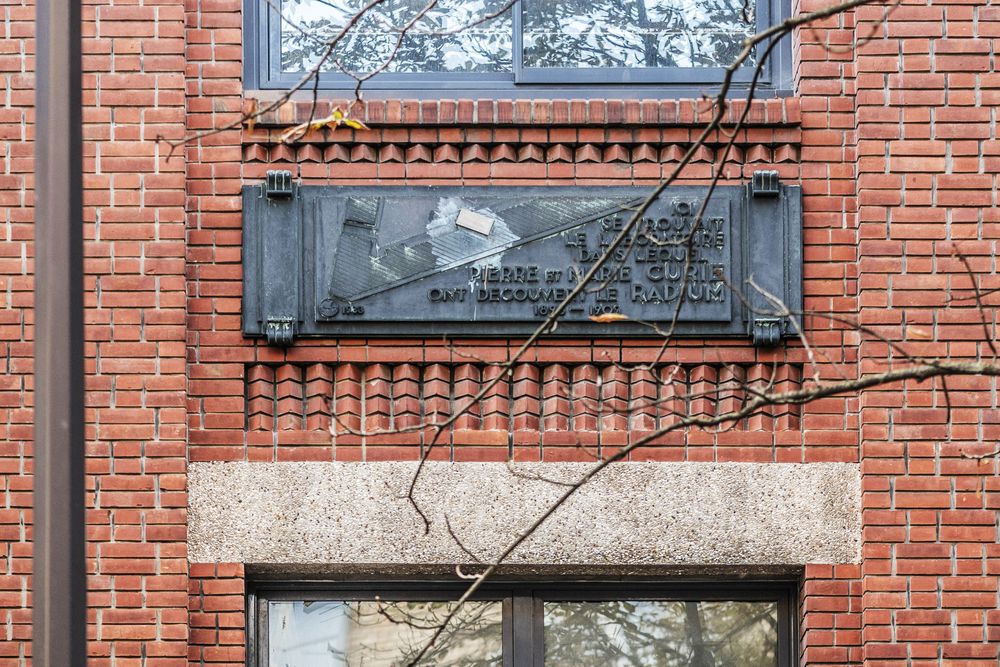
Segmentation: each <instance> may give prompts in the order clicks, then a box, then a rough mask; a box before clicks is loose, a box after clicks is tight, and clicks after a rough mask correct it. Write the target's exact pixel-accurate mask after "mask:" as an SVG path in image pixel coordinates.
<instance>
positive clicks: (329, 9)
mask: <svg viewBox="0 0 1000 667" xmlns="http://www.w3.org/2000/svg"><path fill="white" fill-rule="evenodd" d="M366 4H367V3H366V2H365V1H364V0H281V15H282V19H283V21H282V25H281V69H282V71H284V72H297V71H307V70H309V69H310V68H312V67H314V66H315V64H316V63H317V62H318V61H319V59H320V57H321V56H322V54H323V53H324V51H325V50H326V45H327V43H328V41H329V40H330V39H332V38H334V37H335V36H336V35H338V34H339V33H340V31H341V30H342V29H343V27H344V26H345V25H346V24H347V23H348V21H350V19H351V18H352V17H353V16H355V15H357V13H358V12H359V11H361V9H362V8H363V7H364V6H365V5H366ZM427 4H428V3H427V0H387V1H386V2H385V3H383V4H381V5H378V7H376V8H375V9H373V10H372V11H369V12H367V13H366V14H365V15H364V17H362V19H361V20H359V21H358V22H357V24H356V25H354V26H353V27H352V28H351V29H350V30H349V31H348V32H347V34H346V35H345V36H344V38H343V39H342V40H341V42H340V43H339V44H338V46H337V48H336V49H335V50H334V51H333V53H332V57H331V58H330V59H329V60H328V61H327V62H326V63H324V65H323V70H324V71H337V70H339V68H338V67H337V64H336V62H338V61H339V63H340V65H341V66H342V67H343V68H344V69H346V70H348V71H350V72H354V73H357V74H362V75H363V74H366V73H368V72H371V71H373V70H376V69H378V68H380V67H381V66H382V65H383V63H385V62H386V61H387V60H390V59H391V62H390V63H389V65H388V66H387V67H386V68H385V70H384V71H386V72H509V71H511V35H512V30H513V27H512V21H511V13H510V11H507V12H505V13H504V14H502V15H500V16H498V17H496V18H494V19H491V20H489V21H486V22H484V23H482V24H478V25H473V26H472V27H469V28H466V27H465V26H470V25H472V24H475V23H477V22H478V21H480V20H481V19H482V18H483V17H484V16H488V15H490V14H493V13H495V12H498V11H499V10H500V9H502V8H503V7H504V6H505V4H506V2H505V0H439V1H438V3H437V5H436V6H435V7H434V8H432V9H431V10H430V11H428V12H426V13H425V14H424V15H423V16H422V17H421V18H420V19H419V20H418V21H417V22H416V24H415V25H414V26H413V28H412V29H411V30H408V31H407V34H406V35H405V36H404V37H403V40H402V42H401V43H400V45H399V50H398V51H396V52H395V54H393V51H394V49H395V48H396V42H397V38H398V34H399V33H398V29H401V28H403V27H404V26H406V25H407V24H408V23H409V22H410V21H412V20H413V19H414V17H416V16H417V15H418V14H420V12H421V11H422V10H424V9H425V8H426V7H427ZM448 32H454V33H455V34H440V33H448Z"/></svg>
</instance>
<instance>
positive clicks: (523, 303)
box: [243, 172, 802, 345]
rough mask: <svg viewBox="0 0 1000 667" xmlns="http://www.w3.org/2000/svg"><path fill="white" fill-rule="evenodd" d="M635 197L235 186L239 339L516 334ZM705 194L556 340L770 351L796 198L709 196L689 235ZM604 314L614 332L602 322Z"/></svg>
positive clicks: (602, 282)
mask: <svg viewBox="0 0 1000 667" xmlns="http://www.w3.org/2000/svg"><path fill="white" fill-rule="evenodd" d="M649 192H650V190H649V189H644V188H634V187H576V186H574V187H556V186H547V187H363V188H358V187H326V186H297V185H294V184H293V183H292V181H291V176H290V174H288V173H287V172H271V173H269V174H268V180H267V182H266V183H265V184H263V185H260V186H247V187H245V188H244V190H243V249H244V293H243V328H244V332H245V333H246V334H248V335H263V336H266V337H267V339H268V341H269V342H271V343H273V344H278V345H288V344H290V343H291V342H292V341H293V340H294V339H295V337H298V336H383V335H385V336H389V335H397V336H398V335H404V336H422V335H434V336H439V335H442V334H455V335H462V336H469V335H472V336H476V335H482V336H497V335H505V336H506V335H510V336H524V335H527V334H530V333H531V332H532V331H534V330H535V329H536V328H537V326H538V325H539V324H540V323H541V322H543V321H545V319H546V318H547V317H548V316H549V315H550V314H551V313H552V312H553V311H554V310H555V309H556V307H557V306H558V305H559V304H560V303H561V302H562V301H563V300H564V299H565V298H566V297H567V296H568V295H569V294H570V292H572V290H573V289H574V288H575V287H576V286H577V285H578V284H579V281H580V279H581V277H582V276H584V275H585V274H586V273H587V271H588V270H590V269H591V268H592V267H593V266H594V263H595V262H596V261H597V259H598V258H599V257H600V256H601V255H602V254H603V253H604V252H605V251H606V250H607V249H608V247H609V245H610V244H611V242H612V240H613V239H614V238H615V237H616V236H617V235H618V234H619V232H621V230H622V229H623V227H624V226H625V225H627V223H628V221H629V220H630V218H631V216H632V211H633V210H634V209H635V207H637V206H639V205H640V204H641V203H642V202H643V201H644V200H645V199H646V197H647V196H648V194H649ZM706 193H707V188H704V187H694V186H675V187H671V188H668V189H667V190H666V191H665V192H664V193H663V194H662V195H661V196H660V197H659V199H657V201H655V202H654V203H653V204H652V205H651V206H650V207H649V209H648V210H647V211H646V213H645V215H644V216H643V219H642V222H641V225H640V226H639V230H638V232H637V233H635V234H632V235H630V236H629V237H628V238H627V239H626V241H625V242H624V243H623V244H622V245H621V246H620V247H618V248H617V249H616V250H615V251H613V253H612V256H611V257H610V259H609V260H608V261H607V262H606V263H605V264H604V265H603V266H602V267H601V268H600V269H599V270H598V272H597V274H596V275H595V277H594V279H593V280H592V281H591V282H590V283H588V284H587V286H586V287H585V289H584V291H583V292H582V293H581V294H580V295H579V296H578V297H577V298H576V299H575V300H574V301H573V302H572V303H571V304H570V305H569V307H568V308H567V310H566V311H565V312H564V314H563V315H562V316H561V317H560V318H559V321H558V323H557V325H556V328H555V331H554V333H556V334H558V335H569V336H620V335H647V336H648V335H656V332H655V330H654V329H652V328H650V327H649V326H646V325H644V324H643V323H648V324H653V325H658V326H660V327H665V326H667V325H669V323H670V321H671V320H672V319H673V318H674V317H675V314H676V316H677V327H676V333H677V334H678V335H700V336H716V335H723V336H732V335H744V336H746V335H748V336H750V337H751V338H752V339H753V340H754V342H755V343H757V344H762V345H773V344H775V343H777V342H778V341H779V340H780V338H781V337H782V336H785V335H789V334H791V333H794V332H793V331H791V325H790V323H789V322H788V321H787V318H784V317H781V316H780V315H781V314H780V312H778V311H779V310H781V309H780V308H778V307H776V306H775V303H774V300H775V299H777V300H779V301H780V302H781V303H783V304H784V305H785V306H787V307H788V308H789V309H791V310H792V311H796V310H799V309H800V308H801V300H802V295H801V280H802V277H801V273H802V268H801V267H802V241H801V204H800V193H799V188H797V187H791V186H785V185H782V184H780V183H778V179H777V176H776V174H775V173H774V172H757V173H756V174H755V175H754V178H753V180H752V182H751V183H748V184H747V185H745V186H724V187H719V188H717V189H716V191H715V193H714V194H713V196H712V197H711V200H710V201H709V204H708V207H707V209H706V213H705V215H704V217H703V219H702V221H701V223H700V224H699V225H698V226H697V229H694V230H693V231H692V227H693V225H694V220H695V214H696V212H697V210H698V208H699V206H701V204H702V202H703V198H704V197H705V195H706ZM685 273H686V274H687V276H686V278H685ZM734 287H735V288H737V289H739V290H740V292H741V294H742V296H740V295H737V294H735V293H734V291H733V288H734ZM678 304H680V309H679V311H678ZM617 314H620V315H623V316H624V318H617V317H607V316H608V315H617ZM602 315H603V316H605V317H601V316H602ZM595 318H597V320H598V321H595ZM600 320H614V321H611V322H601V321H600Z"/></svg>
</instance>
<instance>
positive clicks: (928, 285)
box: [857, 2, 1000, 665]
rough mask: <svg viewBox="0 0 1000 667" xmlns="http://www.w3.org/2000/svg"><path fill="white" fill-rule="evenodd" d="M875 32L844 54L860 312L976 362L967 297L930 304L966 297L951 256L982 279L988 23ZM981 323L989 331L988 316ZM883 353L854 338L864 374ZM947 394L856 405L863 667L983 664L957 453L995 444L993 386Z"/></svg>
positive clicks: (980, 8)
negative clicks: (851, 109)
mask: <svg viewBox="0 0 1000 667" xmlns="http://www.w3.org/2000/svg"><path fill="white" fill-rule="evenodd" d="M859 13H861V14H862V15H863V16H864V18H866V19H869V20H873V19H877V18H878V17H879V14H878V12H877V11H876V10H875V9H873V8H872V9H865V10H862V11H861V12H859ZM880 35H885V37H884V38H880V39H878V40H876V41H873V42H872V43H870V44H868V45H866V46H864V47H863V48H862V49H861V51H860V53H859V55H858V58H857V68H858V75H857V87H858V97H857V102H858V107H857V120H858V125H857V132H858V153H859V155H858V172H859V177H858V204H859V215H860V221H859V222H860V224H859V237H860V245H859V248H860V254H861V261H860V264H859V268H860V275H859V281H860V283H859V293H860V298H861V303H862V305H863V309H862V310H861V313H860V317H861V319H862V321H863V322H864V323H865V324H866V325H869V326H872V327H875V328H876V329H877V330H878V331H879V332H880V333H882V334H883V335H884V336H886V337H887V338H888V339H890V340H907V339H909V340H911V341H914V343H912V344H913V345H915V346H916V347H917V348H918V349H919V350H920V352H921V353H924V354H932V355H942V356H945V355H947V356H951V357H955V358H977V357H980V356H984V357H989V356H990V355H992V352H991V350H990V349H989V348H988V347H986V346H984V345H982V344H981V343H978V342H976V339H980V340H981V339H982V332H983V325H982V324H981V323H980V321H979V313H978V312H977V310H976V309H975V302H974V301H970V300H968V299H966V300H965V301H960V302H955V303H949V302H948V301H947V298H948V296H949V290H954V292H953V294H952V295H953V296H955V297H968V296H969V294H970V291H969V290H970V287H971V284H970V281H969V280H968V278H967V277H966V276H965V275H964V274H965V270H964V267H963V266H962V264H961V262H960V261H959V260H958V258H957V257H956V256H955V255H954V254H953V250H954V249H957V250H959V251H960V252H961V253H963V254H964V255H966V256H967V257H968V260H969V263H970V264H971V266H972V267H973V269H974V270H975V271H976V272H981V273H984V274H986V275H985V277H984V278H983V280H982V285H983V287H984V288H985V289H992V288H995V287H996V285H997V277H996V275H995V263H994V259H993V258H994V255H995V253H996V239H997V238H998V236H997V227H996V222H997V219H998V218H997V209H996V208H994V207H995V205H996V200H995V196H996V195H995V192H996V180H995V179H996V173H997V167H998V166H1000V162H998V161H997V154H998V144H997V142H996V141H995V137H996V117H995V105H996V103H997V100H998V93H1000V91H998V87H1000V76H998V74H997V70H996V62H995V59H996V54H995V48H996V43H997V42H996V40H997V37H1000V11H998V10H997V9H996V8H994V7H989V6H985V5H983V4H982V3H969V2H934V3H933V4H924V3H919V4H915V5H904V6H902V7H900V8H899V9H898V10H897V11H896V12H894V13H893V14H892V15H891V17H890V19H889V21H888V24H887V27H886V29H885V30H883V31H882V32H880ZM987 303H994V301H992V300H988V301H987ZM985 317H986V320H987V326H988V327H989V329H990V331H991V334H992V335H994V336H995V330H994V329H993V326H994V324H995V310H994V309H993V308H988V309H987V310H986V312H985ZM924 338H926V341H922V339H924ZM887 356H889V353H888V350H887V349H886V346H885V345H884V344H880V343H867V342H866V343H864V344H863V345H862V347H861V357H862V364H863V367H864V368H863V370H866V371H869V370H875V369H877V368H884V364H885V360H886V358H887ZM947 385H948V386H947V388H948V389H950V390H952V393H951V395H950V403H951V410H950V412H951V414H950V419H949V415H948V412H949V408H948V401H947V400H946V397H945V395H944V391H943V390H944V389H945V386H944V384H943V383H942V382H940V381H937V382H925V383H906V384H905V385H903V386H900V387H891V388H886V389H885V390H883V391H876V392H870V393H868V394H866V395H865V396H864V397H863V398H862V401H861V410H862V412H861V417H862V419H861V422H862V425H863V426H862V442H861V461H862V470H863V472H864V491H865V495H864V508H865V511H864V535H865V546H864V563H863V564H862V575H863V579H862V600H863V604H862V607H863V613H862V636H863V638H864V645H865V658H866V660H867V664H871V665H903V664H912V665H932V664H933V665H937V664H942V663H944V664H948V665H995V664H997V659H998V650H1000V612H998V605H997V601H998V598H997V575H998V574H1000V561H998V560H997V557H998V556H1000V549H998V547H997V508H998V507H1000V496H998V495H997V493H996V492H997V489H998V488H1000V487H998V485H997V482H998V478H997V461H996V459H995V458H991V459H987V460H983V461H978V460H975V459H970V458H967V456H968V455H975V454H981V453H984V452H987V451H992V450H993V449H994V443H995V442H996V438H997V434H998V433H997V429H996V427H995V425H994V424H995V422H996V415H997V412H996V407H997V403H996V383H995V381H993V380H989V379H977V378H957V379H949V380H948V382H947Z"/></svg>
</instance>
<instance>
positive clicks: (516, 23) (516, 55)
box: [510, 0, 524, 84]
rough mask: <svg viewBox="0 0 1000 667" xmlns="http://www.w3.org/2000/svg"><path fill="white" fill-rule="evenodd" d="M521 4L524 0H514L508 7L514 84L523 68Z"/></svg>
mask: <svg viewBox="0 0 1000 667" xmlns="http://www.w3.org/2000/svg"><path fill="white" fill-rule="evenodd" d="M523 5H524V0H520V2H514V4H513V5H512V6H511V8H510V11H511V16H510V24H511V30H512V31H513V34H512V35H511V37H510V61H511V69H512V70H513V72H514V83H515V84H517V83H520V82H521V71H522V69H523V68H524V33H523V26H524V22H523V16H522V14H523V11H524V10H523V9H522V6H523Z"/></svg>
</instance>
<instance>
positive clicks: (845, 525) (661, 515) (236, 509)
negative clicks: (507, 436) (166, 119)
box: [188, 462, 861, 566]
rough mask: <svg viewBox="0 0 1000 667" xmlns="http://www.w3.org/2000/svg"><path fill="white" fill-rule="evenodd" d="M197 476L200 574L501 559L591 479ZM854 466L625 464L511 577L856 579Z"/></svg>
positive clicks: (193, 533) (330, 472)
mask: <svg viewBox="0 0 1000 667" xmlns="http://www.w3.org/2000/svg"><path fill="white" fill-rule="evenodd" d="M414 466H415V464H414V463H410V462H380V463H365V464H353V463H336V462H329V463H316V462H296V463H244V462H219V463H192V464H191V466H190V468H189V471H188V482H189V535H188V546H189V560H190V561H191V562H195V563H212V562H228V563H255V564H276V563H286V564H314V563H328V564H371V563H384V564H387V565H399V564H447V563H459V562H469V561H470V559H469V557H468V556H467V555H466V554H465V553H463V552H462V550H461V549H460V548H459V547H458V546H457V545H456V544H455V543H454V540H453V539H452V537H451V536H450V535H449V534H448V532H447V528H446V526H445V521H444V519H445V516H447V518H448V521H449V522H450V524H451V526H452V529H453V530H454V532H455V534H456V535H457V536H458V537H459V538H460V539H461V541H462V543H463V544H464V545H465V546H466V548H468V549H469V550H470V551H472V552H473V553H475V554H477V555H478V556H479V558H481V559H482V560H484V561H485V560H489V559H492V558H493V557H494V556H495V555H496V554H497V553H498V552H499V551H500V550H501V549H502V548H503V547H504V546H505V545H506V544H508V543H509V542H510V541H511V540H512V539H513V538H514V537H515V536H517V535H518V534H519V533H520V532H521V531H523V529H524V528H525V527H526V526H527V525H529V524H530V523H531V522H532V520H533V519H534V518H535V517H537V516H538V515H539V514H540V513H541V512H543V511H544V510H545V508H547V507H548V506H549V505H550V503H551V502H552V501H553V500H554V499H555V498H556V497H557V496H558V495H559V494H560V493H561V492H562V491H563V489H564V488H565V487H563V486H558V485H555V484H551V483H549V482H546V481H544V480H541V479H539V476H541V477H544V478H546V479H549V480H559V481H563V482H567V481H572V480H575V479H578V478H579V476H580V475H581V474H583V473H584V472H585V471H586V470H588V469H589V468H590V464H585V463H544V464H518V465H513V466H510V467H508V466H507V465H506V464H503V463H456V464H451V463H429V464H428V466H427V468H426V469H425V471H424V473H423V475H422V477H421V479H420V482H419V484H418V486H417V494H416V495H417V498H418V500H419V502H420V503H421V506H422V508H423V510H424V511H425V512H427V514H428V516H429V518H430V519H431V520H432V522H433V525H432V529H431V531H430V533H429V534H427V535H425V534H424V530H423V524H422V523H421V521H420V518H419V517H418V516H417V514H416V512H415V511H414V510H413V509H412V507H411V506H410V505H409V504H408V502H407V501H406V500H405V498H404V494H405V491H406V489H407V487H408V484H409V482H410V480H411V478H412V475H413V471H414ZM860 489H861V484H860V472H859V468H858V466H857V465H856V464H848V463H812V464H774V463H763V464H762V463H669V464H658V463H621V464H616V465H613V466H611V467H610V468H608V469H607V470H606V471H604V472H603V473H602V474H601V475H599V476H598V477H596V478H595V479H594V480H592V481H591V482H590V483H588V484H587V485H586V486H585V487H584V488H583V489H581V490H580V491H579V492H578V493H577V494H576V495H575V496H573V497H572V498H571V499H570V501H569V502H567V503H566V504H565V505H564V506H563V507H561V508H560V509H559V510H558V511H557V512H556V513H555V515H553V516H552V517H551V519H550V520H549V521H548V522H547V523H546V524H544V525H543V527H542V528H541V530H540V531H539V532H538V533H536V535H535V536H534V537H532V538H531V539H529V540H528V541H527V542H526V543H525V544H523V545H522V547H521V548H520V549H519V550H518V551H517V552H515V554H514V555H513V558H512V559H511V560H510V561H509V562H510V563H511V564H566V565H570V564H576V565H605V564H608V565H612V564H614V565H734V566H735V565H804V564H806V563H857V562H859V561H860V549H861V492H860Z"/></svg>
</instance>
